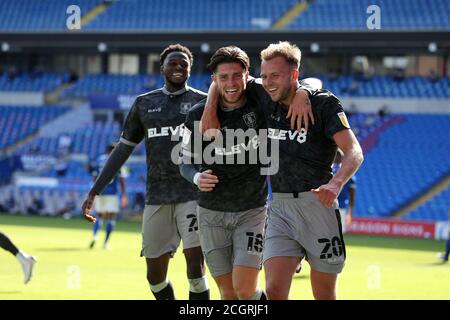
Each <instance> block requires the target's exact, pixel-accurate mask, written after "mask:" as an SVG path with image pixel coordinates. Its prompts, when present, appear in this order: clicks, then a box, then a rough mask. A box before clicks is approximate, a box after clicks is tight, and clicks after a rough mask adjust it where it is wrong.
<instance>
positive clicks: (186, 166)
mask: <svg viewBox="0 0 450 320" xmlns="http://www.w3.org/2000/svg"><path fill="white" fill-rule="evenodd" d="M195 110H196V108H195V107H193V108H192V109H191V111H189V112H188V114H187V115H186V120H185V122H184V131H183V139H182V142H181V151H180V165H179V170H180V174H181V176H182V177H183V178H185V179H186V180H188V181H189V182H191V183H194V181H193V179H194V175H195V174H196V173H197V172H199V171H198V164H199V163H198V162H199V160H198V159H199V157H200V154H199V151H200V152H201V150H194V146H195V144H194V139H199V137H200V139H201V138H202V135H201V134H200V132H198V122H197V121H199V119H197V117H196V115H195V114H196V113H197V112H195ZM196 119H197V120H196ZM196 128H197V129H196ZM199 143H200V146H201V145H202V141H201V140H200V142H199Z"/></svg>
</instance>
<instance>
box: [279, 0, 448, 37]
mask: <svg viewBox="0 0 450 320" xmlns="http://www.w3.org/2000/svg"><path fill="white" fill-rule="evenodd" d="M370 5H378V6H379V7H380V9H381V14H382V19H381V28H383V30H420V29H421V30H444V29H449V28H450V20H449V18H448V13H449V11H450V4H449V2H448V1H446V0H414V1H409V0H376V1H374V0H339V1H333V0H315V1H310V6H309V7H308V9H307V10H306V11H305V12H304V13H302V14H301V15H299V16H298V17H297V18H296V19H294V20H293V21H292V22H291V23H290V24H289V25H288V27H287V28H288V29H292V30H297V29H301V30H367V26H366V20H367V13H366V11H367V8H368V7H369V6H370Z"/></svg>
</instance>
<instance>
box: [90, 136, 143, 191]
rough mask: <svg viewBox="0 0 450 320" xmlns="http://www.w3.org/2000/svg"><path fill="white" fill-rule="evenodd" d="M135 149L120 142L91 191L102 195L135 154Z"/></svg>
mask: <svg viewBox="0 0 450 320" xmlns="http://www.w3.org/2000/svg"><path fill="white" fill-rule="evenodd" d="M133 149H134V148H133V147H131V146H129V145H127V144H125V143H123V142H119V143H118V144H117V146H116V147H115V148H114V150H113V151H112V152H111V155H110V156H109V158H108V160H107V161H106V163H105V166H104V167H103V170H102V171H101V172H100V174H99V176H98V177H97V179H96V180H95V183H94V185H93V186H92V188H91V190H92V191H94V192H95V193H97V194H101V193H102V192H103V190H104V189H105V188H106V186H107V185H108V184H109V183H110V182H111V180H112V179H113V178H114V176H115V175H116V174H117V172H118V171H119V170H120V168H121V167H122V165H123V164H124V163H125V161H127V159H128V157H129V156H130V154H131V153H132V152H133Z"/></svg>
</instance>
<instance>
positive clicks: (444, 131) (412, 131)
mask: <svg viewBox="0 0 450 320" xmlns="http://www.w3.org/2000/svg"><path fill="white" fill-rule="evenodd" d="M449 127H450V116H442V115H412V114H411V115H405V116H404V121H403V122H402V123H400V124H398V125H395V126H392V127H390V128H388V129H387V130H385V131H384V132H383V133H381V134H380V135H379V142H378V144H377V145H376V147H375V148H373V149H372V150H370V151H369V152H367V153H366V154H365V161H364V163H363V165H362V166H361V168H360V170H359V171H358V181H359V182H360V185H363V186H364V188H359V189H358V192H357V200H356V210H355V216H357V217H388V216H390V215H391V214H392V213H393V212H394V211H395V210H396V209H399V208H401V207H402V206H404V205H405V204H407V203H408V202H410V201H411V200H413V199H415V198H416V197H418V196H419V195H421V194H422V193H423V192H424V191H426V190H427V189H428V188H430V187H431V186H433V185H434V184H436V183H437V182H438V181H439V180H441V179H442V178H444V177H446V176H447V175H449V174H450V154H449V153H448V150H449V134H448V128H449Z"/></svg>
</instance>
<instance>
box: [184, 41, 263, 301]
mask: <svg viewBox="0 0 450 320" xmlns="http://www.w3.org/2000/svg"><path fill="white" fill-rule="evenodd" d="M249 64H250V61H249V58H248V56H247V54H246V53H245V52H244V51H243V50H241V49H240V48H238V47H235V46H228V47H223V48H220V49H218V50H217V51H216V52H215V53H214V54H213V56H212V57H211V61H210V64H209V68H210V69H211V71H212V72H213V75H212V79H213V81H214V82H215V83H216V84H217V86H218V88H219V92H220V103H219V105H220V108H219V110H218V113H219V118H220V123H221V125H222V127H226V129H224V130H223V136H224V138H223V139H219V137H217V138H216V139H215V140H213V141H202V140H203V139H202V136H201V135H200V134H195V133H196V131H197V130H196V128H197V127H198V122H199V121H200V119H201V116H202V114H203V108H204V105H205V101H203V102H200V103H199V104H197V105H195V106H194V107H193V108H192V109H191V110H190V111H189V114H188V115H187V117H186V122H185V127H186V129H185V135H184V137H183V147H182V148H183V150H182V152H183V155H184V156H183V163H182V164H181V166H180V172H181V174H182V175H183V176H184V177H185V178H186V179H187V180H188V181H190V182H192V183H193V184H195V185H197V186H198V188H199V190H200V194H199V201H198V207H197V217H198V224H199V237H200V243H201V247H202V250H203V253H204V255H205V259H206V263H207V265H208V268H209V271H210V272H211V274H212V276H213V277H214V280H215V281H216V283H217V286H218V287H219V290H220V294H221V297H222V299H224V300H230V299H241V300H246V299H250V300H266V298H265V294H264V292H263V291H262V290H261V289H258V274H259V270H260V267H261V261H262V260H261V259H262V244H263V236H264V227H265V222H266V207H265V203H266V198H267V180H266V176H263V175H261V174H260V170H261V162H260V161H254V162H253V163H251V162H250V157H251V155H250V153H253V154H254V155H256V154H257V148H258V145H259V144H258V143H253V142H254V141H257V140H258V135H257V131H258V130H259V129H260V128H264V127H265V121H264V115H263V114H262V112H261V111H260V109H259V108H258V107H257V105H256V102H255V101H253V100H251V99H247V97H246V95H245V85H246V82H247V77H248V68H249ZM238 129H242V130H240V131H239V132H240V133H241V135H240V136H238V137H237V141H239V140H242V141H243V144H244V145H245V147H240V144H239V143H237V142H236V140H235V139H234V138H232V139H228V137H229V136H230V135H229V133H230V132H237V131H236V130H238ZM249 129H250V130H249ZM192 133H194V134H192ZM246 133H248V134H249V136H246ZM244 136H245V137H244ZM240 138H242V139H240ZM195 139H196V140H197V141H195ZM199 140H200V141H199ZM195 145H200V146H201V147H200V148H198V149H199V150H197V149H196V148H195ZM206 148H208V149H210V150H212V149H213V150H214V155H212V156H213V157H221V159H220V160H218V161H216V162H212V163H208V162H211V161H208V160H207V159H205V158H204V157H203V156H204V155H205V153H204V152H205V149H206ZM253 151H255V152H253ZM238 155H239V156H243V158H242V160H243V161H242V163H239V161H238V159H237V158H238ZM255 160H256V159H255ZM195 163H199V164H200V168H196V167H195V165H194V164H195Z"/></svg>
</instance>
